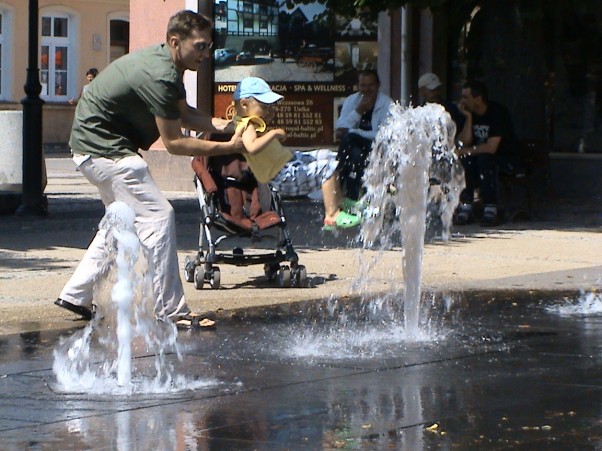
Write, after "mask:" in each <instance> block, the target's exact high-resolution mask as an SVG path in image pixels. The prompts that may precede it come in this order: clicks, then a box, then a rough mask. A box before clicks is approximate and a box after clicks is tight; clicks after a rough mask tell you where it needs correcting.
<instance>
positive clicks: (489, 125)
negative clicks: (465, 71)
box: [454, 81, 520, 226]
mask: <svg viewBox="0 0 602 451" xmlns="http://www.w3.org/2000/svg"><path fill="white" fill-rule="evenodd" d="M460 112H461V113H462V114H464V116H465V118H466V122H465V124H464V128H463V129H462V132H461V133H460V135H459V140H460V141H461V142H462V143H463V147H462V148H460V149H458V151H457V152H458V156H459V157H460V161H462V165H463V166H464V172H465V174H466V188H465V189H464V191H462V194H461V195H460V202H461V204H460V206H459V208H458V211H457V213H456V216H455V218H454V223H455V224H456V225H463V224H468V223H469V222H472V221H473V219H474V218H473V206H472V203H473V201H474V190H475V188H479V191H480V196H481V200H482V201H483V204H484V210H483V218H482V220H481V225H483V226H495V225H497V224H499V220H500V218H499V215H498V205H497V175H498V170H502V171H505V172H512V171H516V170H517V168H518V167H519V166H520V155H519V152H518V140H517V138H516V135H515V133H514V126H513V124H512V119H511V118H510V113H508V110H507V109H506V108H505V107H503V106H502V105H500V104H499V103H497V102H492V101H489V99H488V97H487V88H486V86H485V85H484V84H483V83H482V82H479V81H470V82H468V83H466V84H465V85H464V88H463V89H462V98H461V100H460Z"/></svg>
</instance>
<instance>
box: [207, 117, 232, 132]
mask: <svg viewBox="0 0 602 451" xmlns="http://www.w3.org/2000/svg"><path fill="white" fill-rule="evenodd" d="M211 123H212V124H213V126H214V127H215V129H216V130H217V131H220V132H223V133H234V123H233V122H232V121H231V120H228V119H222V118H220V117H214V118H212V119H211Z"/></svg>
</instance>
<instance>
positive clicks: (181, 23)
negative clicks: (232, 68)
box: [55, 11, 243, 324]
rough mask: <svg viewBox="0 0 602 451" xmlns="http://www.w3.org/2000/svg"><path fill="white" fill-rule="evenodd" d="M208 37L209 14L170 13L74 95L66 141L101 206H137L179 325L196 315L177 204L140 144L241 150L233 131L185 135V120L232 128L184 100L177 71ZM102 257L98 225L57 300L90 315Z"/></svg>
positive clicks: (165, 311)
mask: <svg viewBox="0 0 602 451" xmlns="http://www.w3.org/2000/svg"><path fill="white" fill-rule="evenodd" d="M211 39H212V23H211V21H210V20H209V19H208V18H206V17H204V16H202V15H200V14H197V13H194V12H192V11H180V12H178V13H176V14H175V15H174V16H172V17H171V18H170V20H169V23H168V25H167V39H166V42H165V43H163V44H158V45H154V46H151V47H148V48H144V49H141V50H138V51H136V52H133V53H130V54H128V55H125V56H123V57H122V58H119V59H118V60H116V61H115V62H113V63H112V64H110V65H109V66H108V67H107V68H106V69H104V70H103V71H101V72H100V74H99V75H98V76H97V77H96V78H95V79H94V81H93V82H92V83H91V84H90V87H89V88H88V90H87V91H86V95H85V96H83V97H82V99H81V100H80V101H79V102H78V105H77V109H76V112H75V119H74V122H73V127H72V130H71V138H70V141H69V145H70V147H71V150H72V153H73V160H74V161H75V163H76V165H77V166H78V167H79V170H80V171H81V172H82V173H83V174H84V175H85V176H86V178H87V179H88V180H89V181H90V183H92V184H93V185H95V186H96V187H97V188H98V190H99V192H100V197H101V199H102V201H103V203H104V204H105V206H107V205H109V204H111V203H112V202H115V201H122V202H125V203H126V204H128V205H129V206H130V207H131V208H132V209H133V210H134V212H135V214H136V221H135V225H136V231H137V233H138V236H139V238H140V240H141V241H142V243H143V244H144V245H145V246H146V247H147V248H148V249H149V250H150V252H151V254H152V260H153V264H154V280H153V284H154V292H155V297H156V305H157V308H156V313H157V316H158V317H160V318H162V317H169V318H171V319H173V320H175V321H178V320H180V319H182V318H184V322H185V323H186V324H189V323H191V322H192V323H194V322H195V321H194V318H192V316H193V315H192V314H191V313H190V309H189V308H188V306H187V305H186V301H185V299H184V289H183V287H182V281H181V279H180V272H179V269H178V257H177V248H176V232H175V217H174V211H173V208H172V206H171V204H170V203H169V202H168V201H167V199H166V198H165V197H164V196H163V194H162V193H161V191H160V190H159V188H158V187H157V185H156V184H155V182H154V181H153V179H152V176H151V174H150V172H149V169H148V166H147V164H146V163H145V162H144V160H143V159H142V158H141V156H140V154H139V151H140V149H143V150H148V148H149V147H150V146H151V144H152V143H154V142H155V141H156V140H157V139H158V138H159V137H161V139H162V140H163V143H164V144H165V147H166V149H167V151H168V152H169V153H171V154H174V155H189V156H212V155H222V154H229V153H239V152H242V151H243V146H242V140H241V138H240V134H235V135H234V136H233V138H232V139H231V140H230V141H229V142H213V141H207V140H200V139H195V138H191V137H189V136H186V135H184V134H183V133H182V129H183V128H188V129H192V130H197V131H209V132H215V131H224V130H225V129H230V123H229V121H225V120H223V119H218V118H212V117H210V116H208V115H206V114H203V113H202V112H200V111H198V110H196V109H194V108H192V107H190V106H189V105H187V103H186V92H185V89H184V83H183V75H184V71H185V70H192V71H196V70H197V68H198V67H199V65H200V64H201V62H202V61H203V60H204V59H206V58H210V57H211V49H212V46H213V45H212V44H213V43H212V40H211ZM105 257H106V251H105V232H104V231H103V230H100V231H99V232H98V233H97V234H96V236H95V238H94V240H93V241H92V243H91V244H90V246H89V247H88V250H87V252H86V254H85V255H84V258H83V259H82V261H81V262H80V264H79V266H78V267H77V269H76V270H75V272H74V274H73V276H72V277H71V278H70V280H69V281H68V282H67V284H66V285H65V287H64V288H63V290H62V291H61V293H60V295H59V298H58V299H57V300H56V301H55V304H56V305H58V306H60V307H63V308H66V309H67V310H70V311H72V312H74V313H77V314H79V315H81V316H83V317H84V318H85V319H90V318H91V317H92V313H93V304H92V290H93V286H94V282H95V279H96V277H97V274H98V272H99V270H100V264H101V262H102V261H103V259H104V258H105ZM197 322H198V321H197Z"/></svg>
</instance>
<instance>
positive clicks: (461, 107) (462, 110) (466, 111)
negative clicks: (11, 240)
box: [458, 102, 472, 118]
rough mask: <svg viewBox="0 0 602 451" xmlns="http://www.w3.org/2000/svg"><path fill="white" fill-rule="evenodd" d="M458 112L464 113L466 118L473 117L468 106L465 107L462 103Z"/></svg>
mask: <svg viewBox="0 0 602 451" xmlns="http://www.w3.org/2000/svg"><path fill="white" fill-rule="evenodd" d="M458 110H459V111H460V113H462V114H463V115H464V116H466V117H468V118H470V117H472V112H470V111H469V110H468V109H467V108H466V105H464V104H463V103H462V102H460V103H459V104H458Z"/></svg>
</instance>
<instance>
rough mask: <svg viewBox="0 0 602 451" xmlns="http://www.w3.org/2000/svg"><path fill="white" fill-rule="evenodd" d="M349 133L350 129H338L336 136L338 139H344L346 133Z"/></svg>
mask: <svg viewBox="0 0 602 451" xmlns="http://www.w3.org/2000/svg"><path fill="white" fill-rule="evenodd" d="M348 131H349V129H348V128H337V129H336V130H335V133H336V135H337V138H342V137H343V135H344V134H345V133H347V132H348Z"/></svg>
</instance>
